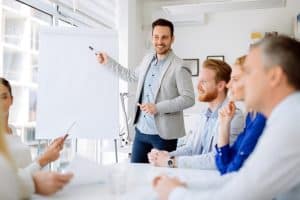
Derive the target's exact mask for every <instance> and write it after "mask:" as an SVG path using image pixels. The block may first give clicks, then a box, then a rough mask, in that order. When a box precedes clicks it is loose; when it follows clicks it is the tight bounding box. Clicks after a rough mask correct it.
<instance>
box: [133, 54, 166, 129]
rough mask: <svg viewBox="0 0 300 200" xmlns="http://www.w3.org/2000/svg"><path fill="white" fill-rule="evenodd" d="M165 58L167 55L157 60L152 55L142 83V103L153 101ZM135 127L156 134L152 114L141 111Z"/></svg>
mask: <svg viewBox="0 0 300 200" xmlns="http://www.w3.org/2000/svg"><path fill="white" fill-rule="evenodd" d="M166 58H167V56H166V57H165V58H164V59H162V60H158V59H157V57H156V56H153V59H152V61H151V63H150V66H149V68H148V71H147V74H146V77H145V81H144V85H143V91H142V100H141V103H142V104H144V103H155V96H154V95H155V94H154V91H157V88H158V87H159V78H160V76H161V70H162V67H163V65H164V62H165V61H166ZM136 127H137V128H138V129H139V130H140V131H141V132H142V133H144V134H148V135H158V130H157V128H156V125H155V120H154V116H153V115H151V114H147V113H145V112H143V111H141V113H140V115H139V119H138V122H137V125H136Z"/></svg>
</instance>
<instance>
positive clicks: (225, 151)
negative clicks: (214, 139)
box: [215, 144, 230, 156]
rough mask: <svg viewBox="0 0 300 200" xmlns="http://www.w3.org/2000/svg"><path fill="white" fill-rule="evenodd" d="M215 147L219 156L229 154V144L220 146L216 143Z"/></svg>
mask: <svg viewBox="0 0 300 200" xmlns="http://www.w3.org/2000/svg"><path fill="white" fill-rule="evenodd" d="M215 148H216V151H217V154H218V155H219V156H222V155H228V154H229V149H230V146H229V144H227V145H225V146H222V147H218V145H217V144H216V146H215Z"/></svg>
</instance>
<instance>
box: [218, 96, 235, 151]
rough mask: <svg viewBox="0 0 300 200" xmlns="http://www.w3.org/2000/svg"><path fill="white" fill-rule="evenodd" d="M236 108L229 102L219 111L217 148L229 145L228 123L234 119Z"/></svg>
mask: <svg viewBox="0 0 300 200" xmlns="http://www.w3.org/2000/svg"><path fill="white" fill-rule="evenodd" d="M235 109H236V106H235V104H234V102H232V101H230V102H229V103H228V105H227V106H225V107H223V108H222V109H221V110H220V111H219V122H220V124H219V137H218V147H223V146H225V145H227V144H229V135H230V122H231V120H232V119H233V117H234V114H235Z"/></svg>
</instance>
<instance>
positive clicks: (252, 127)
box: [215, 113, 266, 175]
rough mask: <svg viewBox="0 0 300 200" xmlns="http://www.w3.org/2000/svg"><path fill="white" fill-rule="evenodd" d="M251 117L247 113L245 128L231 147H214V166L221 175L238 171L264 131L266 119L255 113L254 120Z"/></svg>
mask: <svg viewBox="0 0 300 200" xmlns="http://www.w3.org/2000/svg"><path fill="white" fill-rule="evenodd" d="M252 116H253V114H252V113H248V115H247V118H246V127H245V128H244V131H243V132H242V133H241V134H240V135H239V137H238V138H237V140H236V141H235V143H234V144H233V146H231V147H230V146H229V144H228V145H225V146H223V147H220V148H219V147H218V146H217V145H216V150H217V154H216V157H215V158H216V165H217V168H218V170H219V171H220V173H221V175H223V174H226V173H229V172H234V171H238V170H239V169H240V168H241V167H242V166H243V163H244V162H245V161H246V160H247V158H248V157H249V155H250V154H251V153H252V151H253V150H254V148H255V146H256V143H257V141H258V139H259V137H260V136H261V134H262V132H263V130H264V127H265V123H266V118H265V117H264V116H263V115H262V114H261V113H257V114H256V116H255V118H254V119H253V117H252Z"/></svg>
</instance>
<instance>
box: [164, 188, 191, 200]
mask: <svg viewBox="0 0 300 200" xmlns="http://www.w3.org/2000/svg"><path fill="white" fill-rule="evenodd" d="M186 192H187V190H186V188H184V187H177V188H176V189H174V190H173V191H172V192H171V193H170V194H169V198H168V200H182V199H184V196H185V194H186Z"/></svg>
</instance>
